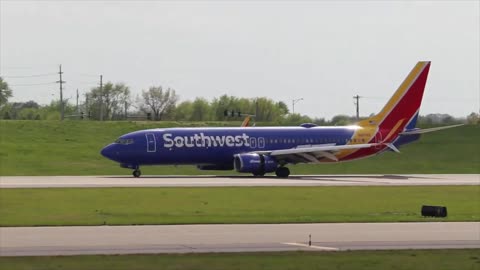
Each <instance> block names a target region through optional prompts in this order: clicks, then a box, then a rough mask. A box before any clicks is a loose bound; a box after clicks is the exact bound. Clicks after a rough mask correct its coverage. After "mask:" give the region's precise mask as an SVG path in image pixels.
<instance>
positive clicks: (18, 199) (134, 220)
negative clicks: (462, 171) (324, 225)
mask: <svg viewBox="0 0 480 270" xmlns="http://www.w3.org/2000/svg"><path fill="white" fill-rule="evenodd" d="M479 195H480V186H443V187H440V186H433V187H255V188H245V187H218V188H87V189H82V188H71V189H64V188H54V189H0V205H1V206H2V207H0V217H1V219H0V226H41V225H102V224H108V225H121V224H122V225H126V224H202V223H203V224H204V223H309V222H397V221H439V220H442V221H443V220H444V221H479V220H480V196H479ZM422 205H445V206H447V207H448V218H445V219H434V218H423V217H421V215H420V208H421V206H422Z"/></svg>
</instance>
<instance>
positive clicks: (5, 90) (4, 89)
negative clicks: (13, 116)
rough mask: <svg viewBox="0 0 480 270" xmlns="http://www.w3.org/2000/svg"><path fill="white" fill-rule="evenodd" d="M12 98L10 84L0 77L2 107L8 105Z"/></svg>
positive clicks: (0, 101)
mask: <svg viewBox="0 0 480 270" xmlns="http://www.w3.org/2000/svg"><path fill="white" fill-rule="evenodd" d="M10 97H12V89H10V87H8V83H7V82H6V81H4V80H3V78H2V77H0V106H1V105H3V104H6V103H7V102H8V98H10Z"/></svg>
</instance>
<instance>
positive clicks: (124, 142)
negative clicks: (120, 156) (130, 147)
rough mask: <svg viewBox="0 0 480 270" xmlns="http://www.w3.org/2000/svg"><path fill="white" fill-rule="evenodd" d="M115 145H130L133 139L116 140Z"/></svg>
mask: <svg viewBox="0 0 480 270" xmlns="http://www.w3.org/2000/svg"><path fill="white" fill-rule="evenodd" d="M115 143H118V144H124V145H127V144H132V143H133V139H118V140H116V141H115Z"/></svg>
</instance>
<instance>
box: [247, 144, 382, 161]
mask: <svg viewBox="0 0 480 270" xmlns="http://www.w3.org/2000/svg"><path fill="white" fill-rule="evenodd" d="M376 145H378V144H377V143H366V144H351V145H334V144H327V145H318V146H308V147H303V146H300V147H297V148H289V149H280V150H271V151H255V152H254V153H257V154H263V155H269V156H272V157H275V158H276V159H277V160H278V161H281V160H285V161H289V162H292V160H299V159H300V160H302V159H303V162H305V161H307V162H312V163H318V159H319V158H321V157H325V158H328V159H330V160H333V161H338V158H337V157H336V156H335V152H338V151H341V150H347V149H361V148H369V147H372V146H376Z"/></svg>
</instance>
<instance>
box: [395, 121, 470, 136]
mask: <svg viewBox="0 0 480 270" xmlns="http://www.w3.org/2000/svg"><path fill="white" fill-rule="evenodd" d="M463 125H464V124H459V125H451V126H443V127H434V128H425V129H420V128H416V129H412V130H407V131H404V132H401V133H400V135H414V134H423V133H428V132H434V131H438V130H442V129H447V128H454V127H459V126H463Z"/></svg>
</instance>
